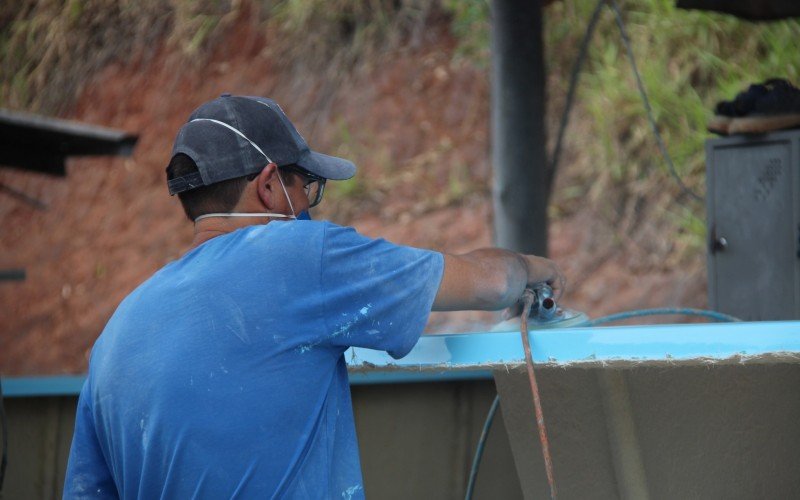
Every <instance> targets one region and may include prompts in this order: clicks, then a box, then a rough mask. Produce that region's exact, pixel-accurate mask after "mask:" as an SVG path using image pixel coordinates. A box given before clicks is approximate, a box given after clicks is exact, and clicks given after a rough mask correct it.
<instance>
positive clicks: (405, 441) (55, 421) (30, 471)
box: [2, 380, 522, 500]
mask: <svg viewBox="0 0 800 500" xmlns="http://www.w3.org/2000/svg"><path fill="white" fill-rule="evenodd" d="M352 391H353V406H354V409H355V417H356V426H357V433H358V439H359V447H360V450H361V460H362V469H363V471H364V483H365V484H364V487H365V491H366V494H367V497H368V498H378V499H394V498H398V499H400V498H404V499H405V498H426V499H439V498H441V499H455V498H464V493H465V487H466V481H467V477H468V476H469V469H470V466H471V462H472V456H473V453H474V450H475V446H476V444H477V441H478V438H479V436H480V433H481V429H482V427H483V422H484V419H485V417H486V413H487V411H488V409H489V406H490V405H491V402H492V399H493V398H494V396H495V388H494V383H493V382H492V381H491V380H484V381H468V382H443V383H425V384H422V383H412V384H380V385H363V386H354V387H353V388H352ZM76 403H77V397H75V396H64V397H14V398H7V399H6V400H5V408H6V413H7V415H8V422H9V453H8V455H9V462H8V469H7V470H6V482H5V486H4V488H3V496H2V498H3V499H4V500H12V499H13V500H16V499H21V500H22V499H24V500H27V499H40V498H41V499H51V498H61V489H62V486H63V483H64V471H65V468H66V461H67V456H68V453H69V446H70V443H71V441H72V430H73V427H74V425H75V407H76ZM480 471H481V472H480V474H479V476H478V480H477V483H476V492H475V497H474V498H476V499H481V498H484V499H490V498H504V499H506V498H507V499H514V498H522V493H521V490H520V487H519V480H518V479H517V476H516V470H515V468H514V462H513V457H512V455H511V451H510V448H509V444H508V438H507V437H506V432H505V429H504V426H503V422H502V417H501V416H500V415H499V414H498V415H497V417H496V418H495V426H494V428H493V429H492V432H491V434H490V435H489V440H488V441H487V445H486V449H485V452H484V459H483V462H482V466H481V469H480Z"/></svg>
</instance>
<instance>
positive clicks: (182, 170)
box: [167, 153, 258, 221]
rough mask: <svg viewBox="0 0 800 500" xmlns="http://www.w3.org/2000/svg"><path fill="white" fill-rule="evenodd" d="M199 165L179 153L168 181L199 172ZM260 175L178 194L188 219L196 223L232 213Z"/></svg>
mask: <svg viewBox="0 0 800 500" xmlns="http://www.w3.org/2000/svg"><path fill="white" fill-rule="evenodd" d="M197 171H198V169H197V164H196V163H195V162H194V160H192V159H191V158H190V157H189V156H188V155H185V154H183V153H178V154H176V155H175V156H173V157H172V160H171V161H170V162H169V165H168V166H167V181H170V180H172V179H175V178H177V177H182V176H184V175H187V174H190V173H193V172H197ZM256 175H258V174H254V175H249V176H245V177H236V178H234V179H228V180H226V181H221V182H216V183H214V184H211V185H208V186H201V187H197V188H194V189H190V190H189V191H183V192H182V193H178V198H180V200H181V205H183V211H184V212H186V217H188V218H189V220H191V221H194V220H195V219H197V218H198V217H200V216H201V215H205V214H213V213H227V212H231V211H232V210H233V209H234V207H236V204H237V203H239V199H241V197H242V193H243V192H244V188H245V187H246V186H247V183H248V182H249V181H250V180H252V179H254V178H255V177H256Z"/></svg>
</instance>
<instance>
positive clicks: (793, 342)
mask: <svg viewBox="0 0 800 500" xmlns="http://www.w3.org/2000/svg"><path fill="white" fill-rule="evenodd" d="M530 336H531V337H530V338H531V349H532V350H533V357H534V360H535V361H536V362H538V363H544V362H551V363H560V364H569V363H575V362H581V361H611V360H633V361H647V360H680V359H692V358H700V357H702V358H711V359H725V358H730V357H732V356H737V355H745V356H756V355H760V354H768V353H776V352H790V353H798V354H800V321H774V322H754V323H745V322H742V323H712V324H706V323H698V324H688V325H686V324H682V325H647V326H615V327H606V328H599V327H594V328H567V329H552V330H538V331H533V332H531V334H530ZM345 356H346V358H347V360H348V365H349V366H350V369H351V374H350V383H351V384H352V385H362V384H396V383H404V382H447V381H456V380H475V379H490V378H491V372H490V371H489V370H488V368H487V366H486V365H492V364H504V363H508V364H516V363H522V362H524V354H523V351H522V342H521V341H520V336H519V332H501V333H461V334H443V335H426V336H423V337H422V338H421V339H420V341H419V342H418V343H417V345H416V346H415V347H414V349H412V350H411V352H410V353H409V354H408V356H406V357H404V358H403V359H400V360H395V359H393V358H392V357H391V356H389V355H388V354H386V353H385V352H381V351H373V350H370V349H361V348H354V349H349V350H348V351H347V353H346V354H345ZM84 379H85V376H83V375H76V376H56V377H3V378H2V383H3V392H4V395H5V396H6V397H28V396H69V395H77V394H78V393H79V392H80V390H81V386H82V385H83V381H84Z"/></svg>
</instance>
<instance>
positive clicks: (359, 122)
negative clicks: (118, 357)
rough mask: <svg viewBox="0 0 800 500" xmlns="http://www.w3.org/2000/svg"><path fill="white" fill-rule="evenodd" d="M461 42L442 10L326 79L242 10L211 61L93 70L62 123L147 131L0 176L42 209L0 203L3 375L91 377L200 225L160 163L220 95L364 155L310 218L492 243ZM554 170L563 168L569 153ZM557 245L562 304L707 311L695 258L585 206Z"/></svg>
mask: <svg viewBox="0 0 800 500" xmlns="http://www.w3.org/2000/svg"><path fill="white" fill-rule="evenodd" d="M454 45H455V42H454V40H453V39H452V38H451V37H450V35H449V34H448V25H447V23H446V22H444V21H442V22H437V23H436V24H434V25H432V26H430V27H429V29H428V30H427V31H426V33H425V34H424V36H422V38H421V39H420V40H419V43H418V44H416V46H415V47H398V48H396V49H393V50H392V51H391V53H387V54H384V56H383V57H381V58H380V59H379V60H377V61H373V62H372V63H370V64H363V65H362V66H360V67H359V69H358V71H354V72H353V73H351V74H348V75H346V76H344V77H341V78H338V79H336V80H335V81H332V80H330V79H329V78H325V77H320V76H319V75H316V74H314V73H313V72H304V71H301V70H298V69H297V68H296V67H295V68H288V67H282V66H280V65H278V64H276V62H275V60H274V59H273V57H274V54H273V53H272V51H271V50H270V40H268V39H267V38H266V37H265V34H264V33H263V32H262V30H259V29H257V25H256V24H255V23H254V22H253V21H251V20H250V19H249V18H248V17H247V16H242V17H241V18H240V19H239V20H238V21H237V22H236V23H234V24H233V26H232V28H230V29H229V30H228V33H227V34H226V35H225V39H224V42H223V43H219V44H217V47H218V48H217V49H216V50H215V51H214V53H213V54H212V55H211V57H210V58H209V60H207V61H205V62H204V63H203V64H200V65H192V64H186V63H185V62H182V59H181V58H180V57H178V56H177V55H176V54H172V53H170V51H168V50H166V49H165V48H164V47H163V46H156V47H154V49H153V50H154V51H155V54H156V55H155V56H154V57H151V58H148V59H147V61H146V62H141V61H137V60H133V61H129V62H125V63H115V64H112V65H110V66H108V67H106V68H105V69H104V70H102V71H101V72H100V73H99V74H97V75H94V76H92V77H91V78H89V79H88V80H87V81H86V82H85V84H84V85H83V87H82V91H81V92H80V95H79V98H78V101H77V106H76V108H75V112H74V114H73V115H72V116H70V118H74V119H77V120H81V121H85V122H88V123H93V124H100V125H105V126H111V127H116V128H122V129H125V130H128V131H131V132H136V133H139V134H141V139H140V141H139V144H138V146H137V149H136V152H135V155H134V156H133V157H132V158H131V159H124V160H123V159H94V160H85V159H79V160H73V161H72V162H71V164H70V166H69V176H68V178H67V179H65V180H57V179H50V178H45V177H42V176H38V175H29V174H22V173H17V172H13V171H10V170H7V169H6V170H2V171H0V181H2V182H3V183H5V184H8V185H10V186H13V187H15V188H17V189H22V190H23V191H25V192H27V193H29V194H31V195H33V196H36V197H38V198H39V199H41V200H43V201H44V202H45V203H47V204H48V205H49V206H50V209H49V210H48V211H46V212H39V211H34V210H33V209H31V208H30V207H28V206H26V205H23V204H21V203H19V202H18V201H15V200H13V199H11V198H8V197H0V224H1V227H3V236H2V240H1V241H0V248H2V257H0V266H2V267H4V268H7V267H24V268H26V269H27V272H28V279H27V280H26V281H25V282H23V283H3V284H1V285H0V318H2V320H0V324H2V326H1V327H0V331H1V334H0V373H2V374H3V375H20V374H57V373H79V372H82V371H84V370H85V369H86V363H87V357H88V352H89V349H90V348H91V346H92V344H93V342H94V340H95V339H96V337H97V336H98V335H99V333H100V331H101V330H102V328H103V325H104V324H105V322H106V320H107V319H108V318H109V316H110V315H111V314H112V313H113V311H114V309H115V307H116V306H117V304H118V303H119V301H120V300H121V299H122V298H123V297H124V296H125V295H126V294H128V293H129V292H130V291H131V290H132V289H133V288H135V287H136V286H137V284H138V283H140V282H141V281H143V280H144V279H146V278H147V277H148V276H150V275H151V274H152V273H153V272H154V271H155V270H157V269H158V268H159V267H161V266H162V265H164V264H165V263H166V262H168V261H170V260H172V259H175V258H176V257H178V256H179V255H180V254H181V253H182V251H183V250H184V249H185V248H186V246H187V244H188V242H189V241H190V239H191V229H192V228H191V225H190V224H189V223H188V222H187V221H186V220H185V219H184V216H183V214H182V212H181V210H180V207H179V203H178V201H177V199H173V198H170V197H169V196H168V194H167V191H166V187H165V183H164V167H165V165H166V163H167V161H168V157H169V150H170V147H171V142H172V139H173V137H174V135H175V133H176V131H177V130H178V128H179V127H180V125H181V123H182V122H183V121H184V120H185V119H186V117H187V116H188V114H189V113H190V112H191V110H192V109H193V108H194V107H196V106H197V105H198V104H200V103H201V102H203V101H205V100H208V99H210V98H213V97H215V96H217V95H218V94H220V93H221V92H232V93H242V94H249V95H267V96H270V97H273V98H275V99H276V100H277V101H278V102H280V103H281V104H282V106H283V107H284V109H285V110H286V112H287V114H288V115H289V116H290V117H291V118H292V119H293V121H295V123H296V124H297V126H298V128H299V129H300V131H301V133H303V134H304V135H305V137H306V138H307V139H308V141H309V142H310V143H311V144H312V146H313V147H315V149H318V150H321V151H323V152H330V153H333V154H343V155H348V156H350V157H353V158H354V159H355V160H356V161H357V163H358V164H359V167H360V172H359V179H360V180H359V181H358V182H357V183H356V184H355V185H351V186H350V187H348V188H347V189H342V190H340V191H339V193H338V195H337V193H335V192H333V193H331V194H330V195H329V197H328V198H327V199H326V203H323V205H324V206H326V208H323V209H322V210H321V212H319V213H317V214H315V216H316V217H326V218H329V219H331V220H333V221H335V222H338V223H342V224H352V225H353V226H355V227H356V228H357V229H359V230H360V231H362V232H363V233H365V234H367V235H370V236H383V237H386V238H387V239H390V240H392V241H395V242H397V243H404V244H410V245H416V246H423V247H429V248H434V249H438V250H442V251H448V252H460V251H466V250H469V249H472V248H476V247H481V246H487V245H489V244H490V243H491V219H492V211H491V199H490V175H491V170H490V166H489V143H488V124H489V105H488V101H489V86H488V81H487V72H486V71H482V70H478V69H475V68H473V67H471V66H468V65H462V64H457V63H452V62H451V60H452V58H451V55H452V51H453V49H454ZM576 128H577V130H580V125H577V126H576ZM569 156H570V152H567V157H569ZM560 175H561V176H562V177H564V178H568V177H569V166H568V165H566V166H565V168H564V169H563V170H562V172H561V173H560ZM558 182H559V183H563V182H564V181H563V180H562V179H559V181H558ZM348 190H349V191H348ZM550 253H551V255H552V256H553V257H554V258H555V259H556V260H557V261H559V262H560V263H561V264H562V266H563V268H564V269H565V271H566V273H567V276H568V278H569V280H570V289H569V290H568V293H567V295H566V296H565V297H564V299H563V301H562V302H563V303H564V304H566V305H567V306H569V307H573V308H576V309H580V310H584V311H587V312H589V313H590V314H591V315H592V316H599V315H602V314H604V313H608V312H614V311H618V310H626V309H632V308H639V307H645V306H670V305H671V306H675V305H687V306H698V307H702V306H704V305H705V275H704V263H703V262H693V263H689V264H688V265H687V264H684V265H682V266H681V267H677V266H675V265H672V264H669V263H664V262H653V259H652V258H650V256H648V255H647V254H646V252H644V251H643V250H641V249H640V248H639V247H637V245H636V244H635V243H633V242H632V241H628V240H626V239H624V238H623V239H622V240H620V238H619V234H618V232H617V231H615V230H614V228H612V227H607V224H606V223H604V222H603V218H602V217H600V216H598V215H597V214H595V213H594V212H593V211H592V207H591V206H582V207H576V208H575V210H574V211H572V215H570V216H569V217H567V218H562V219H560V220H557V221H556V222H555V223H554V224H553V226H552V227H551V251H550ZM492 321H493V316H492V315H491V314H487V313H459V314H434V315H433V316H432V318H431V322H430V324H429V330H430V331H437V332H441V331H447V332H455V331H468V330H472V331H475V330H478V329H483V328H485V324H486V323H490V322H492Z"/></svg>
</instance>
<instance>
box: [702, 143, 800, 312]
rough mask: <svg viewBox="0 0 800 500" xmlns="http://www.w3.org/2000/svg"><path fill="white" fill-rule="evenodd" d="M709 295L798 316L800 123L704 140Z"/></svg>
mask: <svg viewBox="0 0 800 500" xmlns="http://www.w3.org/2000/svg"><path fill="white" fill-rule="evenodd" d="M706 184H707V210H708V212H707V218H708V302H709V305H710V307H711V308H712V309H714V310H717V311H720V312H723V313H727V314H730V315H733V316H736V317H737V318H741V319H743V320H748V321H758V320H787V319H798V318H800V130H788V131H781V132H773V133H770V134H765V135H760V136H732V137H726V138H720V139H712V140H708V141H707V142H706Z"/></svg>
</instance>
